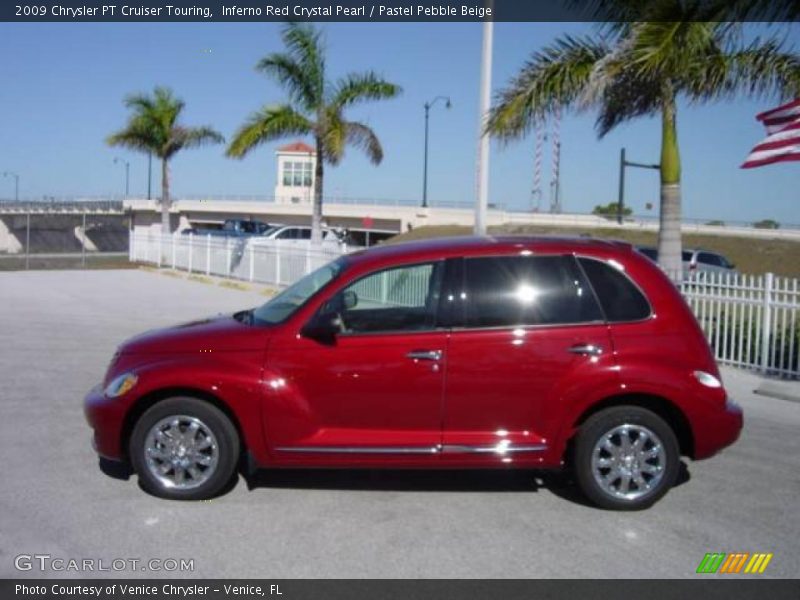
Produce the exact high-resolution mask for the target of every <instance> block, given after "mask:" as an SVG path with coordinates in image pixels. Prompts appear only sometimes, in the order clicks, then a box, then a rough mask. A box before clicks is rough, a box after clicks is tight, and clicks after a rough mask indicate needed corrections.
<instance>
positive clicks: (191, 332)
mask: <svg viewBox="0 0 800 600" xmlns="http://www.w3.org/2000/svg"><path fill="white" fill-rule="evenodd" d="M269 329H270V328H268V327H263V326H253V325H249V324H248V323H247V322H246V320H245V322H242V321H240V320H238V319H235V318H234V317H233V315H219V316H217V317H211V318H208V319H203V320H200V321H192V322H190V323H184V324H182V325H176V326H174V327H167V328H164V329H154V330H152V331H148V332H146V333H142V334H140V335H137V336H135V337H133V338H131V339H129V340H127V341H126V342H124V343H123V344H122V345H121V346H120V348H119V351H120V353H121V354H177V353H189V354H191V353H208V352H241V351H243V350H260V349H262V348H264V347H265V345H266V343H267V338H268V337H269V335H270V334H269Z"/></svg>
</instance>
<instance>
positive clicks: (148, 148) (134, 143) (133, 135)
mask: <svg viewBox="0 0 800 600" xmlns="http://www.w3.org/2000/svg"><path fill="white" fill-rule="evenodd" d="M106 144H108V145H109V146H119V147H121V148H127V149H129V150H134V151H137V152H154V153H156V154H157V155H158V153H157V151H158V150H160V144H159V140H158V139H156V138H155V137H154V136H153V135H152V133H151V132H150V131H148V130H143V129H141V128H131V127H127V128H126V129H122V130H120V131H117V132H115V133H112V134H111V135H109V136H108V137H107V138H106Z"/></svg>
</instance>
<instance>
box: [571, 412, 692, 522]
mask: <svg viewBox="0 0 800 600" xmlns="http://www.w3.org/2000/svg"><path fill="white" fill-rule="evenodd" d="M679 464H680V452H679V449H678V442H677V439H676V438H675V434H674V432H673V431H672V428H671V427H670V426H669V425H668V424H667V423H666V422H665V421H664V420H663V419H662V418H661V417H659V416H658V415H656V414H655V413H653V412H651V411H649V410H646V409H643V408H640V407H637V406H617V407H613V408H609V409H606V410H603V411H600V412H598V413H596V414H594V415H592V416H591V417H590V418H589V419H587V420H586V422H585V423H583V425H582V426H581V428H580V429H579V431H578V436H577V440H576V443H575V454H574V468H575V476H576V478H577V480H578V484H579V486H580V488H581V490H582V491H583V493H584V494H585V495H586V496H587V497H588V498H589V500H591V501H592V502H593V503H594V504H596V505H598V506H601V507H603V508H609V509H615V510H639V509H642V508H647V507H648V506H651V505H652V504H653V503H654V502H656V501H657V500H658V499H659V498H661V497H662V496H663V495H664V494H666V493H667V491H669V489H670V488H671V487H672V486H673V484H674V483H675V480H676V478H677V476H678V468H679Z"/></svg>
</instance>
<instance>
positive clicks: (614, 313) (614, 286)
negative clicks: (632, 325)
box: [578, 258, 651, 322]
mask: <svg viewBox="0 0 800 600" xmlns="http://www.w3.org/2000/svg"><path fill="white" fill-rule="evenodd" d="M578 260H579V262H580V264H581V266H582V267H583V270H584V272H585V273H586V276H587V277H588V278H589V281H590V282H591V284H592V287H593V288H594V291H595V294H597V298H598V299H599V300H600V306H602V307H603V312H604V313H605V315H606V320H608V321H611V322H621V321H639V320H641V319H645V318H647V317H649V316H650V313H651V311H650V303H649V302H648V301H647V298H645V297H644V294H642V292H640V291H639V289H638V288H637V287H636V286H635V285H634V284H633V282H631V280H630V279H628V277H627V276H626V275H625V274H624V273H623V272H622V271H620V270H619V269H617V268H615V267H613V266H611V265H610V264H608V263H606V262H603V261H600V260H595V259H591V258H580V259H578Z"/></svg>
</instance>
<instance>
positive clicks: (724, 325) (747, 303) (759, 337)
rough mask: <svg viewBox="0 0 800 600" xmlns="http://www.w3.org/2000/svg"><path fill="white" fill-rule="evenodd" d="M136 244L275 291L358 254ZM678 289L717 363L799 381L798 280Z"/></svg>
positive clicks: (189, 240)
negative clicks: (270, 287)
mask: <svg viewBox="0 0 800 600" xmlns="http://www.w3.org/2000/svg"><path fill="white" fill-rule="evenodd" d="M130 240H131V241H130V260H131V261H135V262H145V263H151V264H154V265H156V266H159V267H167V268H173V269H180V270H184V271H188V272H190V273H198V274H203V275H216V276H220V277H229V278H233V279H240V280H244V281H252V282H257V283H263V284H267V285H273V286H275V287H284V286H287V285H290V284H291V283H293V282H295V281H297V280H298V279H300V278H301V277H302V276H303V275H305V274H307V273H309V272H311V271H312V270H314V269H316V268H318V267H320V266H322V265H324V264H325V263H327V262H329V261H331V260H333V259H334V258H337V257H339V256H341V255H342V254H345V253H347V252H349V251H352V250H356V249H358V248H348V247H346V246H344V245H334V244H330V245H323V246H322V247H321V248H313V249H312V247H311V245H310V244H309V243H308V242H306V241H297V242H287V241H285V240H281V241H272V242H266V241H263V240H258V241H257V242H255V243H253V242H252V240H248V239H247V238H244V239H237V238H222V237H215V236H208V235H205V236H204V235H181V234H175V235H168V236H163V237H162V236H161V235H159V234H157V233H150V232H133V233H132V234H131V236H130ZM393 277H394V274H393V273H392V272H388V273H385V274H384V276H382V277H380V278H370V280H366V281H365V282H364V283H363V287H364V289H363V290H359V296H360V297H362V298H371V299H374V300H376V301H381V302H383V303H385V302H386V301H387V299H388V300H390V301H392V302H393V303H396V304H398V305H403V304H406V303H408V302H412V300H413V298H414V297H416V296H417V295H418V294H419V293H420V291H419V290H418V289H417V288H418V287H419V286H418V285H416V284H417V282H416V281H405V280H403V281H400V280H397V281H396V280H395V279H396V278H394V279H393ZM422 279H424V278H422ZM422 279H421V280H422ZM426 281H427V280H426ZM367 288H369V289H367ZM679 288H680V290H681V292H682V293H683V295H684V297H685V298H686V300H687V302H688V303H689V306H691V308H692V310H693V311H694V314H695V316H696V317H697V320H698V322H699V323H700V325H701V327H702V328H703V331H704V332H705V334H706V336H707V337H708V341H709V343H710V344H711V347H712V349H713V350H714V355H715V357H716V359H717V361H718V362H719V363H722V364H728V365H733V366H738V367H745V368H751V369H757V370H759V371H761V372H762V373H765V374H769V375H776V376H781V377H786V378H791V379H798V378H800V368H798V362H799V361H798V355H800V316H798V312H800V290H798V280H797V279H792V278H787V277H776V276H774V275H773V274H772V273H767V274H766V275H761V276H754V275H730V274H723V273H695V274H693V275H692V276H691V277H688V278H686V279H685V280H684V281H683V282H682V283H680V284H679ZM412 303H413V302H412Z"/></svg>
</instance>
